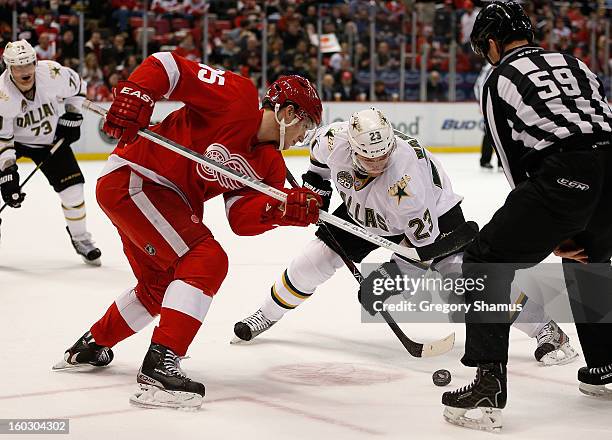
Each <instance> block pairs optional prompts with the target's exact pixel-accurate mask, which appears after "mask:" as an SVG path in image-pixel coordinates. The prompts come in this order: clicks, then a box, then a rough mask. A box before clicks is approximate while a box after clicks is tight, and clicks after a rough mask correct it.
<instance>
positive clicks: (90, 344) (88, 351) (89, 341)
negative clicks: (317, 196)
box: [53, 332, 114, 370]
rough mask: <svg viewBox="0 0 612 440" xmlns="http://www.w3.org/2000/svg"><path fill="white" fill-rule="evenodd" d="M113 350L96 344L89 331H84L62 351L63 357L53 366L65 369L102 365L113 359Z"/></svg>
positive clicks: (55, 368) (56, 368)
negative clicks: (64, 351)
mask: <svg viewBox="0 0 612 440" xmlns="http://www.w3.org/2000/svg"><path fill="white" fill-rule="evenodd" d="M113 357H114V355H113V350H111V349H110V348H108V347H103V346H102V345H98V344H96V341H94V338H93V336H92V335H91V333H90V332H87V333H85V334H84V335H83V336H81V337H80V338H79V340H78V341H76V342H75V343H74V345H73V346H72V347H70V348H69V349H68V350H66V353H64V359H63V360H61V361H60V362H58V363H57V364H55V365H54V366H53V369H54V370H66V369H72V368H77V367H84V366H94V367H104V366H106V365H108V364H110V363H111V361H112V360H113Z"/></svg>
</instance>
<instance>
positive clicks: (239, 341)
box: [230, 336, 253, 345]
mask: <svg viewBox="0 0 612 440" xmlns="http://www.w3.org/2000/svg"><path fill="white" fill-rule="evenodd" d="M252 341H253V340H252V339H251V340H250V341H245V340H244V339H240V338H239V337H238V336H234V337H233V338H232V340H231V341H230V344H232V345H242V344H249V343H251V342H252Z"/></svg>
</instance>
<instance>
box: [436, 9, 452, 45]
mask: <svg viewBox="0 0 612 440" xmlns="http://www.w3.org/2000/svg"><path fill="white" fill-rule="evenodd" d="M454 17H455V10H454V9H453V0H445V1H444V5H442V6H438V7H437V8H436V12H435V14H434V18H433V34H434V40H436V41H438V42H440V43H444V44H448V43H450V40H451V38H452V31H453V28H454V26H455V23H454Z"/></svg>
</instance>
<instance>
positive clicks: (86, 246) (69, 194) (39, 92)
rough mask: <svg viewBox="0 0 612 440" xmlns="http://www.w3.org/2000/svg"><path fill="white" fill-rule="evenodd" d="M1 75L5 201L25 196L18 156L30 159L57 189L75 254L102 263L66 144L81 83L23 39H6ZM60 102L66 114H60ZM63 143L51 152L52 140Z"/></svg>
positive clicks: (0, 179)
mask: <svg viewBox="0 0 612 440" xmlns="http://www.w3.org/2000/svg"><path fill="white" fill-rule="evenodd" d="M2 59H3V61H4V64H5V65H6V70H5V71H4V72H3V73H2V75H0V191H1V192H2V199H3V200H4V203H6V204H7V205H8V206H10V207H12V208H19V207H20V206H21V204H22V203H23V201H24V198H25V194H24V193H23V192H21V190H20V189H19V173H18V169H17V163H16V160H17V159H19V158H20V157H28V158H30V159H32V160H33V161H34V162H35V163H36V164H40V163H41V162H43V164H42V165H41V167H40V169H41V171H42V172H43V174H44V175H45V177H46V178H47V180H48V181H49V183H50V184H51V186H52V187H53V189H54V190H55V191H56V192H57V193H58V195H59V197H60V200H61V203H62V209H63V211H64V217H65V218H66V225H67V227H66V230H67V231H68V234H69V235H70V239H71V241H72V245H73V247H74V249H75V250H76V252H77V253H78V254H79V255H80V256H81V257H82V258H83V261H85V262H86V263H87V264H91V265H94V266H99V265H100V256H101V252H100V249H98V248H97V247H96V246H95V245H94V242H93V241H92V239H91V234H90V233H89V232H88V231H87V224H86V212H85V199H84V196H83V184H84V183H85V179H84V178H83V173H82V172H81V169H80V168H79V164H78V163H77V161H76V158H75V157H74V153H73V151H72V148H71V147H70V144H72V143H73V142H76V141H77V140H78V139H79V138H80V137H81V123H82V122H83V115H82V114H81V105H82V104H83V100H84V99H85V90H86V85H85V82H84V81H83V80H82V79H81V78H80V77H79V75H78V74H77V73H76V72H74V71H73V70H72V69H69V68H68V67H63V66H60V65H59V64H58V63H56V62H55V61H48V60H47V61H39V62H38V61H37V60H36V52H35V51H34V48H32V46H31V45H30V43H28V42H27V41H26V40H20V41H15V42H12V43H8V44H7V46H6V48H5V49H4V53H3V55H2ZM62 101H63V107H64V110H65V111H64V113H63V114H62V113H61V108H62V104H61V103H62ZM59 139H63V140H64V141H63V143H62V145H61V146H60V147H59V148H58V149H57V150H56V151H55V153H54V154H53V155H52V156H50V150H51V147H52V145H53V144H55V143H56V142H57V141H58V140H59Z"/></svg>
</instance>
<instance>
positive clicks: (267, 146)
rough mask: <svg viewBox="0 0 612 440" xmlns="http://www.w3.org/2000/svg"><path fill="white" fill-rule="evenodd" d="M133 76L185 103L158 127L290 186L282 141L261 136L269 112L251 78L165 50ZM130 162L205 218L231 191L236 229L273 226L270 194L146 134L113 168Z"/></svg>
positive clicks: (123, 150)
mask: <svg viewBox="0 0 612 440" xmlns="http://www.w3.org/2000/svg"><path fill="white" fill-rule="evenodd" d="M129 80H130V81H133V82H135V83H136V84H138V85H140V86H141V87H142V88H143V89H145V90H147V91H148V92H149V93H150V94H151V96H153V97H154V99H155V100H156V101H158V100H160V99H162V98H166V99H169V100H172V101H182V102H183V103H184V104H185V106H184V107H181V108H180V109H178V110H176V111H174V112H172V113H171V114H169V115H168V116H167V117H166V118H165V119H164V120H163V121H162V122H160V123H159V124H157V125H155V126H153V127H151V130H152V131H154V132H156V133H159V134H161V135H163V136H164V137H166V138H168V139H171V140H173V141H175V142H177V143H179V144H181V145H183V146H185V147H187V148H189V149H191V150H193V151H196V152H198V153H201V154H204V155H205V156H206V157H208V158H210V159H214V160H215V161H217V162H221V163H223V164H224V165H225V166H227V167H229V168H232V169H234V170H236V171H239V172H241V173H243V174H246V175H249V176H251V177H253V178H255V179H258V180H261V181H263V182H265V183H266V184H268V185H270V186H273V187H275V188H282V187H283V186H284V181H285V172H286V171H285V163H284V160H283V158H282V155H281V153H280V152H279V151H278V150H277V148H276V145H274V144H272V143H260V142H259V141H258V139H257V136H256V134H257V131H258V129H259V126H260V123H261V119H262V115H263V110H260V109H259V100H258V94H257V89H256V88H255V86H254V85H253V83H252V82H251V80H250V79H248V78H244V77H242V76H239V75H236V74H234V73H232V72H226V71H223V70H217V69H214V68H212V67H209V66H207V65H205V64H198V63H197V62H194V61H190V60H187V59H185V58H182V57H180V56H178V55H176V54H172V53H170V52H159V53H156V54H154V55H151V56H150V57H148V58H147V59H146V60H145V61H144V62H143V63H142V65H141V66H139V67H138V68H137V69H136V70H135V71H134V72H133V73H132V75H130V78H129ZM123 165H129V166H131V167H132V168H133V169H135V170H136V171H138V172H139V173H141V174H143V175H145V176H146V177H148V178H150V179H152V180H154V181H156V182H158V183H160V184H162V185H165V186H169V187H171V188H173V189H174V190H177V191H179V192H180V193H181V194H182V195H183V196H184V198H185V199H186V201H188V202H189V204H190V205H191V207H192V209H193V210H194V212H195V213H196V215H198V216H199V217H201V216H202V212H203V203H204V201H206V200H208V199H210V198H212V197H215V196H217V195H219V194H222V193H223V194H224V195H225V199H226V208H227V212H228V219H229V221H230V225H231V226H232V229H233V230H234V231H235V232H236V233H239V234H241V235H252V234H258V233H261V232H264V231H265V230H268V229H272V226H269V225H261V224H259V222H258V219H259V218H260V215H261V212H262V211H261V210H262V209H263V206H264V205H265V202H266V201H267V200H269V199H268V197H267V196H265V195H262V194H261V193H259V192H257V191H255V190H252V189H250V188H248V187H244V186H243V185H242V184H241V183H240V182H237V181H235V180H232V179H230V178H227V177H225V176H223V175H220V174H219V173H217V172H216V171H214V170H212V169H210V168H209V167H206V166H204V165H201V164H198V163H196V162H194V161H192V160H189V159H187V158H184V157H182V156H180V155H178V154H176V153H174V152H172V151H170V150H167V149H165V148H163V147H161V146H159V145H156V144H155V143H153V142H151V141H148V140H146V139H144V138H141V137H139V138H138V139H137V140H136V141H135V142H133V143H131V144H127V145H121V144H120V145H118V147H117V148H116V149H115V150H114V151H113V156H111V158H110V159H109V164H108V165H107V168H106V172H110V171H112V170H113V169H116V168H118V167H119V166H123Z"/></svg>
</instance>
